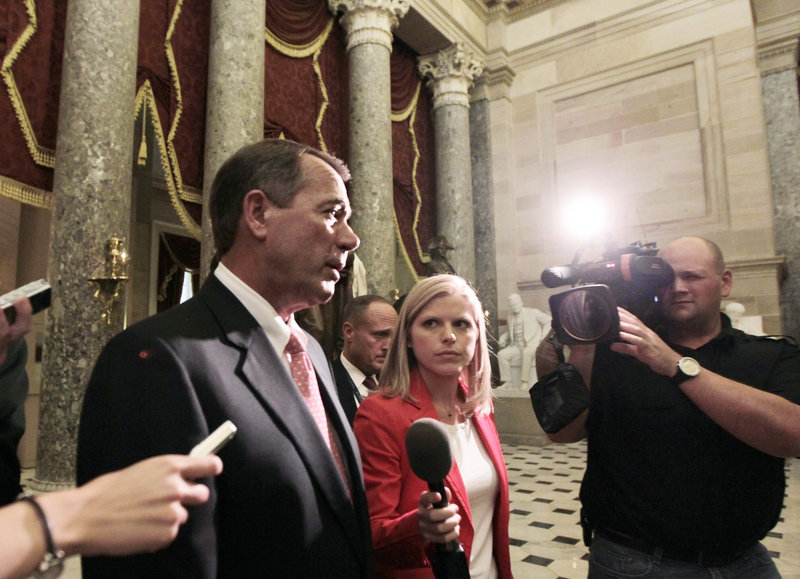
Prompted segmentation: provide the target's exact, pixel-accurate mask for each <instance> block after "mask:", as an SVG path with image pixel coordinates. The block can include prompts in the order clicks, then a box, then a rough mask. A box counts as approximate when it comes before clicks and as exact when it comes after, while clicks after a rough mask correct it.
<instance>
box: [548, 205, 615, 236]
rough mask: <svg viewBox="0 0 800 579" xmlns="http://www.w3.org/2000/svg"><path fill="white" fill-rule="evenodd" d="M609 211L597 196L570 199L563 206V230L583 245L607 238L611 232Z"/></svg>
mask: <svg viewBox="0 0 800 579" xmlns="http://www.w3.org/2000/svg"><path fill="white" fill-rule="evenodd" d="M609 209H610V208H609V206H608V203H607V202H604V201H602V200H601V199H600V198H599V197H597V196H596V195H582V196H574V197H569V198H567V199H565V200H564V202H563V203H562V205H561V219H560V221H561V229H562V231H563V232H564V233H565V234H566V235H567V236H569V237H571V238H573V239H576V240H577V241H578V242H580V243H581V244H587V243H590V242H592V241H595V240H597V239H598V238H601V237H605V236H606V235H607V234H608V233H609V232H610V231H611V223H610V217H609Z"/></svg>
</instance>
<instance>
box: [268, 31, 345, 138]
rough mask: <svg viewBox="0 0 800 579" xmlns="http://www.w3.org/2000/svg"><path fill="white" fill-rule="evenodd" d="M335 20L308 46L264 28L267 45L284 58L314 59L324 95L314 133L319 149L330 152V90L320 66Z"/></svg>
mask: <svg viewBox="0 0 800 579" xmlns="http://www.w3.org/2000/svg"><path fill="white" fill-rule="evenodd" d="M333 24H334V18H333V17H331V18H330V19H329V20H328V24H327V25H326V26H325V29H324V30H323V31H322V32H321V33H320V35H319V36H317V37H316V38H315V39H314V40H312V41H311V42H309V43H308V44H305V45H302V46H296V45H293V44H289V43H288V42H285V41H283V40H281V39H280V38H278V37H277V36H275V34H273V33H272V32H271V31H270V30H269V29H268V28H266V27H264V38H265V40H266V41H267V43H268V44H269V45H270V46H271V47H272V48H274V49H275V50H277V51H278V52H279V53H281V54H283V55H284V56H288V57H290V58H307V57H309V56H311V57H312V67H313V69H314V74H315V75H316V76H317V84H318V86H319V90H320V93H321V95H322V104H321V105H320V107H319V112H318V113H317V119H316V121H315V123H314V131H315V132H316V133H317V140H318V141H319V148H320V149H322V150H323V151H325V152H326V153H327V152H328V147H327V145H326V144H325V138H324V137H323V136H322V120H323V119H324V117H325V111H327V110H328V104H329V103H330V100H329V99H328V89H327V87H326V86H325V81H324V80H323V79H322V69H320V66H319V55H320V53H321V52H322V48H323V47H324V46H325V43H326V42H327V41H328V37H329V36H330V34H331V30H333Z"/></svg>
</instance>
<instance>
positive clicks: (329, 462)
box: [202, 276, 364, 548]
mask: <svg viewBox="0 0 800 579" xmlns="http://www.w3.org/2000/svg"><path fill="white" fill-rule="evenodd" d="M203 290H204V291H203V292H202V293H203V295H204V298H205V299H206V301H207V303H208V304H209V307H210V308H211V309H212V311H214V313H215V315H216V317H217V320H218V322H219V323H220V325H221V327H222V329H223V331H224V332H225V334H226V336H227V338H228V340H230V342H231V343H232V344H233V345H234V346H235V347H237V348H238V349H239V350H240V352H241V359H240V360H241V361H240V365H239V368H240V378H241V379H242V382H243V383H244V384H245V386H247V388H249V389H250V390H251V391H252V392H253V394H254V395H255V397H256V398H257V399H258V400H259V402H260V403H261V405H262V406H263V408H264V410H266V412H267V413H268V414H269V415H270V418H271V419H272V420H273V421H274V422H275V423H276V424H278V425H282V426H283V428H282V429H281V430H282V431H283V432H285V433H286V436H287V438H288V439H289V440H291V441H292V444H293V445H294V446H295V448H296V449H297V453H298V455H300V457H301V458H302V460H303V462H304V463H305V465H306V469H307V470H308V472H309V474H310V476H311V477H312V478H314V479H315V481H316V483H317V485H318V488H320V489H321V491H322V494H323V495H324V496H325V497H326V499H327V501H328V503H329V504H330V506H331V508H332V509H333V511H334V512H336V513H337V516H338V518H339V519H340V521H341V523H342V526H343V527H344V529H345V531H346V532H347V533H348V534H350V536H351V537H352V540H353V541H354V543H353V544H354V548H355V545H356V544H358V543H359V542H360V541H361V537H359V532H358V527H357V524H356V521H355V519H354V517H353V508H352V506H351V503H350V500H349V498H348V496H347V491H346V489H345V486H344V482H343V481H342V479H341V476H340V475H339V471H338V470H337V468H336V464H335V462H334V460H333V456H332V455H331V453H330V451H329V450H328V448H327V445H326V443H325V441H324V440H323V438H322V434H321V433H320V431H319V428H317V425H316V422H314V418H313V417H312V416H311V413H310V412H309V410H308V407H307V406H306V403H305V400H303V397H302V396H301V394H300V392H299V390H298V389H297V386H296V385H295V383H294V380H293V379H292V377H291V374H290V373H289V370H288V368H287V367H286V365H285V364H284V362H283V359H282V357H281V356H280V354H278V353H277V352H276V351H275V349H274V348H273V347H272V345H271V344H270V343H269V340H268V339H267V337H266V334H265V333H264V331H263V329H262V328H261V327H260V326H259V325H258V323H257V322H256V321H255V319H254V318H253V317H252V316H251V315H250V313H249V312H248V311H247V309H246V308H245V307H244V306H243V305H242V304H241V302H239V300H237V299H236V298H235V297H234V296H233V294H232V293H230V291H229V290H228V289H227V288H225V286H224V285H222V283H220V282H219V280H217V279H216V278H215V277H214V276H210V277H209V280H208V282H207V283H206V285H205V286H204V287H203ZM309 356H310V357H311V361H312V364H313V365H314V369H315V371H316V375H317V381H318V382H319V385H320V395H321V396H322V399H323V403H324V405H325V411H326V413H327V414H328V416H329V418H330V420H331V423H332V425H333V427H334V428H335V429H336V432H337V434H339V438H340V440H341V441H342V447H343V449H342V450H343V451H344V453H345V455H346V456H347V462H348V465H352V466H351V467H350V469H349V470H350V476H351V479H353V480H354V482H353V489H354V494H357V493H359V492H360V491H359V490H357V489H363V486H364V485H363V480H362V479H361V478H360V470H361V462H360V458H359V456H358V454H357V453H355V452H354V450H353V449H354V448H357V447H356V446H355V439H354V438H353V434H352V431H350V429H349V427H348V428H346V429H345V428H343V424H342V423H343V421H344V420H345V419H344V416H343V414H342V410H341V407H340V406H339V404H338V402H335V401H334V400H333V399H332V398H331V391H332V389H333V386H332V380H331V378H330V371H329V369H328V366H327V361H325V358H324V353H322V348H321V347H320V346H319V344H317V342H316V341H315V340H310V341H309ZM320 368H322V372H320ZM334 398H335V391H334ZM355 469H357V470H355ZM354 470H355V473H354V472H353V471H354ZM356 473H357V474H356ZM361 492H362V494H363V491H361Z"/></svg>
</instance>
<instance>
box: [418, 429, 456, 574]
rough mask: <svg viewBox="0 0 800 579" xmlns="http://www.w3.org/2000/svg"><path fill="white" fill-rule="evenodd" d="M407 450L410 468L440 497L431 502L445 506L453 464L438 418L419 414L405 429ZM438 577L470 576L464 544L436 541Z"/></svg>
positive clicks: (434, 571) (446, 438) (436, 570)
mask: <svg viewBox="0 0 800 579" xmlns="http://www.w3.org/2000/svg"><path fill="white" fill-rule="evenodd" d="M406 452H407V453H408V462H409V464H410V465H411V470H413V471H414V474H415V475H417V476H418V477H419V478H421V479H422V480H424V481H425V482H426V483H428V488H429V489H430V490H431V491H432V492H436V493H439V495H440V496H441V497H442V500H441V501H439V502H438V503H436V504H434V505H433V506H434V507H435V508H437V509H441V508H443V507H446V506H447V493H446V492H445V490H444V478H445V477H446V476H447V474H448V473H449V472H450V469H451V468H453V455H452V453H451V452H450V440H449V438H448V437H447V431H446V430H445V428H444V426H442V424H441V422H439V421H438V420H435V419H433V418H420V419H419V420H416V421H414V423H413V424H412V425H411V426H410V427H409V428H408V432H406ZM431 563H432V565H433V573H434V575H435V576H436V577H437V579H462V578H463V579H469V564H468V563H467V557H466V554H465V553H464V548H463V547H462V546H461V543H459V541H458V539H455V540H453V541H450V542H449V543H436V558H435V559H433V560H432V561H431Z"/></svg>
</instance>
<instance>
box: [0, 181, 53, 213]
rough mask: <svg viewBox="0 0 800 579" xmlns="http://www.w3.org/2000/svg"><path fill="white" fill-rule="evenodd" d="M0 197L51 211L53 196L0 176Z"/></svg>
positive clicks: (47, 192) (48, 192)
mask: <svg viewBox="0 0 800 579" xmlns="http://www.w3.org/2000/svg"><path fill="white" fill-rule="evenodd" d="M0 196H3V197H8V198H9V199H13V200H15V201H19V202H20V203H24V204H26V205H32V206H34V207H39V208H41V209H48V210H52V209H53V194H52V193H51V192H50V191H45V190H44V189H38V188H36V187H31V186H30V185H26V184H25V183H20V182H19V181H15V180H14V179H10V178H8V177H4V176H2V175H0Z"/></svg>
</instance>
